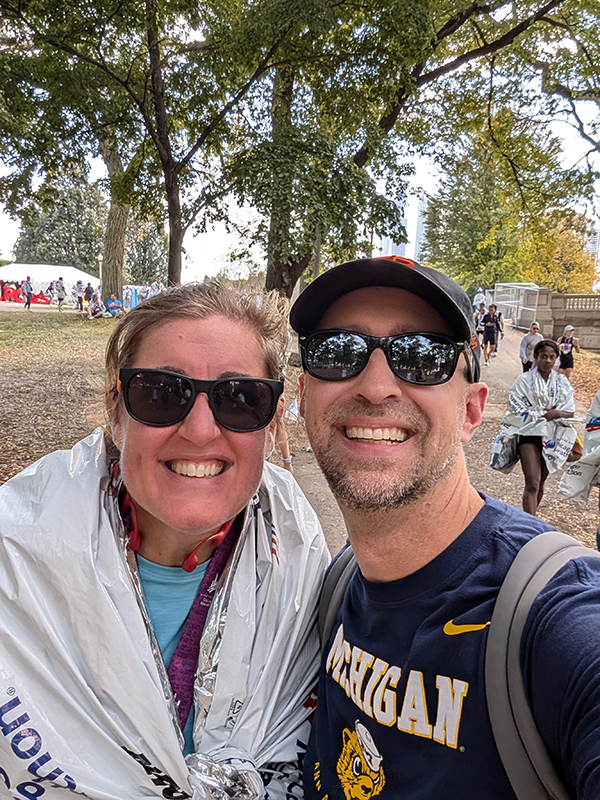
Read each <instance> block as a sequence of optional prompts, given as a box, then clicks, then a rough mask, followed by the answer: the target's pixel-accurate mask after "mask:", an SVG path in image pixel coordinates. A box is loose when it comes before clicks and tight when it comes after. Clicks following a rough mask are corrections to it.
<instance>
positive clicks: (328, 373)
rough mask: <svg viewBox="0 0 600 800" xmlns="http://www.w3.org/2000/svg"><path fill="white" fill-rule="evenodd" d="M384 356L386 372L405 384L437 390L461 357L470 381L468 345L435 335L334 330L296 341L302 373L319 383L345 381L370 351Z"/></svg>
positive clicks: (362, 362) (363, 361)
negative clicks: (380, 334) (381, 333)
mask: <svg viewBox="0 0 600 800" xmlns="http://www.w3.org/2000/svg"><path fill="white" fill-rule="evenodd" d="M377 348H380V349H381V350H383V352H384V353H385V356H386V358H387V362H388V364H389V367H390V369H391V370H392V372H393V373H394V375H396V376H397V377H398V378H400V379H401V380H403V381H406V382H407V383H415V384H418V385H421V386H438V385H439V384H440V383H446V381H449V380H450V378H451V377H452V376H453V375H454V371H455V370H456V365H457V363H458V358H459V356H460V354H461V353H465V355H466V356H467V361H468V363H469V369H470V372H471V379H473V362H472V358H473V356H472V353H471V349H470V347H469V344H468V342H454V341H452V339H448V337H447V336H441V335H439V334H437V333H401V334H399V335H398V336H367V335H366V334H364V333H357V332H356V331H346V330H341V329H338V328H334V329H330V330H324V331H316V332H315V333H311V334H310V335H309V336H307V337H306V338H303V339H301V340H300V349H301V352H302V363H303V365H304V369H305V370H306V371H307V372H308V374H309V375H312V376H313V377H314V378H319V379H320V380H322V381H347V380H349V379H350V378H354V377H356V375H358V374H359V373H360V372H362V371H363V369H364V368H365V367H366V366H367V363H368V361H369V358H370V357H371V353H372V352H373V350H376V349H377Z"/></svg>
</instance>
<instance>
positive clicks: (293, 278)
mask: <svg viewBox="0 0 600 800" xmlns="http://www.w3.org/2000/svg"><path fill="white" fill-rule="evenodd" d="M311 258H312V253H307V254H306V255H305V256H303V257H302V258H301V259H299V260H298V261H292V262H288V263H286V264H280V265H279V268H278V269H277V270H272V271H271V272H269V270H267V279H266V281H265V289H277V291H278V292H279V294H282V295H285V297H288V298H290V297H291V296H292V292H293V291H294V286H295V285H296V283H297V281H298V278H299V277H300V275H302V273H303V272H304V270H305V269H306V268H307V267H308V265H309V264H310V260H311Z"/></svg>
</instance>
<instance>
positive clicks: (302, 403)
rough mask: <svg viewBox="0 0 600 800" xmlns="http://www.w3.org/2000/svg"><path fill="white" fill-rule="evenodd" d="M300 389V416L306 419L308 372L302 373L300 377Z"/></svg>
mask: <svg viewBox="0 0 600 800" xmlns="http://www.w3.org/2000/svg"><path fill="white" fill-rule="evenodd" d="M298 387H299V389H300V403H299V405H298V408H299V410H300V416H301V417H302V418H303V419H304V417H305V416H306V415H305V413H304V411H305V408H306V372H301V373H300V375H298Z"/></svg>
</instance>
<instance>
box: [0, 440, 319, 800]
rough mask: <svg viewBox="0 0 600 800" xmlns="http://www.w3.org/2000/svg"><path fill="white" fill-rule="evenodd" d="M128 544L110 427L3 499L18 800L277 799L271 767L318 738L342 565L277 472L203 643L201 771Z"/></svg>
mask: <svg viewBox="0 0 600 800" xmlns="http://www.w3.org/2000/svg"><path fill="white" fill-rule="evenodd" d="M124 537H125V532H124V529H123V525H122V522H121V519H120V516H119V512H118V507H117V502H116V498H115V496H114V492H113V491H111V481H110V478H109V473H108V468H107V455H106V449H105V444H104V437H103V434H102V432H101V431H100V430H97V431H95V432H94V433H93V434H92V435H91V436H89V437H88V438H87V439H84V440H83V441H82V442H79V444H77V445H76V446H75V447H74V448H73V450H72V451H70V452H66V451H64V452H56V453H52V454H51V455H48V456H46V457H45V458H42V459H41V460H40V461H38V462H37V463H36V464H33V465H32V466H31V467H29V468H28V469H26V470H24V471H23V472H21V473H20V474H19V475H17V476H16V477H14V478H13V479H12V480H10V481H8V482H7V483H6V484H4V485H3V486H2V487H0V797H7V798H9V797H10V798H18V799H19V800H20V798H38V797H42V796H47V797H48V800H55V798H56V800H58V798H68V797H75V796H78V795H81V796H85V797H88V798H91V799H92V800H134V798H156V797H164V798H167V800H177V798H185V797H188V796H193V797H194V798H195V800H202V799H203V798H211V800H212V798H225V797H240V798H241V797H243V798H248V800H254V798H257V797H259V796H262V794H263V792H262V783H261V781H260V778H258V773H257V770H258V769H261V768H263V767H265V766H266V765H270V764H273V763H276V764H282V763H285V762H294V760H295V759H296V758H297V754H298V742H299V740H300V741H301V740H303V741H306V735H307V731H306V727H307V725H308V723H307V722H306V719H307V717H308V715H309V713H310V708H309V707H308V706H309V705H310V703H307V702H306V701H307V700H308V698H309V695H310V693H311V690H312V689H313V687H314V685H315V682H316V679H317V672H318V654H319V645H318V635H317V631H316V627H315V615H316V611H315V609H316V604H317V600H318V596H319V591H320V587H321V583H322V577H323V573H324V570H325V568H326V566H327V563H328V561H329V555H328V552H327V547H326V544H325V540H324V538H323V535H322V532H321V529H320V526H319V523H318V520H317V518H316V516H315V514H314V512H313V510H312V509H311V507H310V506H309V505H308V502H307V501H306V499H305V497H304V496H303V495H302V493H301V492H300V490H299V488H298V486H297V484H296V483H295V482H294V480H293V479H292V478H291V476H290V475H289V473H287V472H285V471H283V470H281V469H279V468H277V467H273V466H272V465H269V464H266V465H265V471H264V475H263V480H262V483H261V485H260V487H259V490H258V492H257V494H256V495H255V497H254V498H253V499H252V501H251V502H250V504H249V506H248V508H247V510H246V516H245V522H244V527H243V531H242V533H241V535H240V539H239V541H238V544H237V545H236V549H235V551H234V554H233V556H232V566H231V567H230V569H229V570H228V571H226V573H225V574H224V575H223V576H222V579H221V583H220V585H219V586H218V587H215V597H214V600H213V602H212V605H211V610H210V612H209V618H208V619H207V622H206V626H205V629H204V633H203V636H202V640H201V648H200V659H199V668H198V672H197V675H196V684H195V689H194V700H195V709H194V712H195V726H194V744H195V750H196V752H197V753H198V754H201V755H199V756H197V757H195V756H194V755H192V756H188V763H186V760H185V759H184V757H183V755H182V736H181V731H180V728H179V724H178V722H177V713H176V709H175V707H174V703H173V698H172V694H171V690H170V686H169V682H168V678H167V676H166V671H165V669H164V664H163V662H162V659H161V657H160V653H159V652H158V648H157V646H156V643H155V640H154V637H153V633H152V630H151V627H150V625H149V622H148V618H147V614H146V610H145V607H144V604H143V601H142V599H141V594H140V592H139V586H138V585H137V576H136V574H135V570H133V571H132V570H131V569H130V567H129V566H128V564H127V559H126V543H125V541H124ZM205 757H208V758H205ZM215 765H216V766H215ZM219 765H222V769H221V770H219ZM213 767H214V768H213ZM238 772H239V773H240V774H242V775H243V779H242V780H241V781H238V782H237V783H236V774H237V773H238ZM284 773H285V770H284ZM232 774H233V779H231V775H232ZM276 783H277V782H276V781H275V780H274V781H273V784H272V785H269V788H268V789H267V791H268V792H269V794H268V796H270V797H273V796H277V793H278V792H277V789H278V788H279V789H283V793H282V794H280V796H282V797H283V796H285V791H286V788H285V786H283V785H281V786H279V787H277V786H276ZM253 786H258V789H256V790H255V789H253V788H252V787H253Z"/></svg>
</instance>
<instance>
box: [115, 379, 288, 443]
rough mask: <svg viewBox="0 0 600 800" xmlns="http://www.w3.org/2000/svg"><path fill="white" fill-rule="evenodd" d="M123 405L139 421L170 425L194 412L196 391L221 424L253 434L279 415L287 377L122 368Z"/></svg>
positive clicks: (155, 425) (159, 425)
mask: <svg viewBox="0 0 600 800" xmlns="http://www.w3.org/2000/svg"><path fill="white" fill-rule="evenodd" d="M119 379H120V383H121V386H120V387H118V388H119V391H122V392H123V398H124V400H125V408H126V409H127V411H128V413H129V415H130V416H131V417H133V419H135V420H137V422H142V423H143V424H144V425H151V426H153V427H166V426H167V425H175V424H176V423H177V422H181V420H182V419H184V417H186V416H187V414H189V413H190V411H191V409H192V406H193V405H194V401H195V400H196V397H197V396H198V394H201V393H204V394H206V395H207V396H208V404H209V406H210V410H211V411H212V413H213V415H214V418H215V419H216V421H217V422H218V423H219V425H221V426H222V427H223V428H227V430H228V431H235V432H236V433H250V432H252V431H259V430H261V428H265V427H266V426H267V425H268V424H269V422H271V420H272V419H273V416H274V415H275V410H276V409H277V400H278V399H279V396H280V394H281V393H282V392H283V381H271V380H267V379H266V378H219V379H218V380H216V381H198V380H195V379H194V378H188V377H187V376H186V375H180V374H179V373H178V372H168V371H167V370H164V369H135V368H129V369H126V368H123V369H120V370H119Z"/></svg>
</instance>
